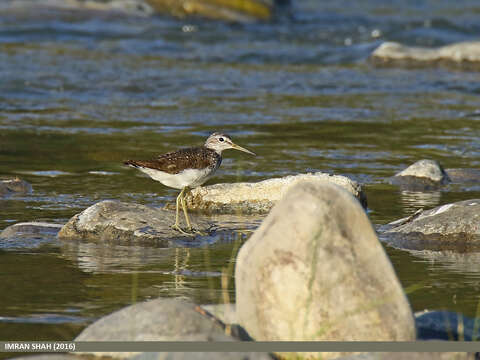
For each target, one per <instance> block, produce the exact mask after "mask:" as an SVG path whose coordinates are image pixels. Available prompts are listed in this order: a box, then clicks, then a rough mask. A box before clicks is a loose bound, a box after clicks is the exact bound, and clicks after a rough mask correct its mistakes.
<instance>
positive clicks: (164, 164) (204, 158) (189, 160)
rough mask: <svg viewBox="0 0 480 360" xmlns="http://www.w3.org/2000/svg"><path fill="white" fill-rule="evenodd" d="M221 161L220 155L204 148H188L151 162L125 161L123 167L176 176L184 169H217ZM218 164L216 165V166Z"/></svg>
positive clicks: (160, 156) (164, 155)
mask: <svg viewBox="0 0 480 360" xmlns="http://www.w3.org/2000/svg"><path fill="white" fill-rule="evenodd" d="M221 161H222V158H221V156H220V155H218V154H217V153H216V152H215V151H214V150H211V149H207V148H206V147H200V148H188V149H181V150H178V151H174V152H170V153H166V154H163V155H159V156H158V157H157V158H156V159H153V160H127V161H125V162H124V164H125V165H130V166H134V167H143V168H149V169H155V170H160V171H163V172H166V173H168V174H178V173H180V172H182V171H183V170H185V169H204V168H206V167H217V166H219V165H220V164H219V162H221ZM217 163H218V164H217Z"/></svg>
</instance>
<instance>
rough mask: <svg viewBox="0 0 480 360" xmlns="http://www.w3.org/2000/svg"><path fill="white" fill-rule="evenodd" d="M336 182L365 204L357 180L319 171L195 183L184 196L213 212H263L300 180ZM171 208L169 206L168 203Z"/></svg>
mask: <svg viewBox="0 0 480 360" xmlns="http://www.w3.org/2000/svg"><path fill="white" fill-rule="evenodd" d="M304 181H309V182H311V183H314V184H325V183H331V184H336V185H339V186H341V187H342V188H344V189H345V190H347V191H348V192H349V193H351V194H352V195H353V196H355V197H356V198H357V199H358V200H359V201H360V202H361V204H362V205H363V206H364V207H365V208H366V207H367V198H366V195H365V193H364V192H363V190H362V187H361V185H360V184H359V183H357V182H356V181H354V180H351V179H349V178H348V177H346V176H342V175H330V174H325V173H321V172H317V173H308V174H299V175H291V176H285V177H283V178H274V179H268V180H264V181H260V182H256V183H246V182H244V183H232V184H216V185H210V186H203V187H198V188H195V189H193V190H192V191H190V192H189V193H188V194H187V196H186V201H187V205H188V208H189V209H194V210H198V211H203V212H212V213H219V212H221V213H230V214H232V213H233V214H235V213H240V214H266V213H268V212H269V211H270V210H271V209H272V207H273V206H274V205H275V204H276V203H277V202H278V201H279V200H280V199H281V198H282V197H283V196H284V195H285V194H286V193H287V191H288V190H289V189H290V188H292V187H293V186H295V185H296V184H298V183H299V182H304ZM170 208H172V206H170Z"/></svg>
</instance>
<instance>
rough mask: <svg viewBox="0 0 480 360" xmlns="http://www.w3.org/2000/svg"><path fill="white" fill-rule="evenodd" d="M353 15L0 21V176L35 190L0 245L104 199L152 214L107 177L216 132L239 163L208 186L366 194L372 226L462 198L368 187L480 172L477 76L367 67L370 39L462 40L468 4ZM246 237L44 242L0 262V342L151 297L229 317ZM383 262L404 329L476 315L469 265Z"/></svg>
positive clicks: (146, 196)
mask: <svg viewBox="0 0 480 360" xmlns="http://www.w3.org/2000/svg"><path fill="white" fill-rule="evenodd" d="M360 4H361V5H359V4H357V2H353V1H337V2H334V3H325V2H317V1H313V0H312V1H309V0H304V1H301V0H299V1H297V2H296V5H295V7H294V16H293V18H292V19H281V20H279V21H278V22H276V23H273V24H248V25H239V24H225V23H216V22H202V21H188V22H186V21H177V20H173V19H166V18H158V17H137V16H125V15H119V14H107V13H85V12H75V11H54V10H52V9H50V10H48V11H47V10H44V11H32V12H18V11H16V12H12V11H2V12H0V78H1V79H2V81H1V82H0V175H1V176H20V177H21V178H23V179H25V180H27V181H29V182H30V183H32V185H33V188H34V192H33V193H32V194H28V195H18V196H12V197H9V198H7V199H1V200H0V229H3V228H5V227H7V226H8V225H11V224H13V223H16V222H20V221H31V220H42V221H47V222H52V223H64V222H66V221H67V220H68V219H69V218H70V217H71V216H72V215H74V214H76V213H78V212H80V211H81V210H83V209H84V208H86V207H87V206H89V205H91V204H93V203H95V202H97V201H100V200H105V199H118V200H122V201H130V202H139V203H143V204H147V205H152V206H158V207H160V206H163V205H164V204H165V203H166V202H167V201H172V199H174V197H175V196H176V190H172V189H168V188H165V187H163V186H162V185H160V184H158V183H155V182H153V181H151V180H150V179H148V178H145V177H143V176H141V175H140V174H139V173H137V172H135V171H134V170H131V169H126V168H124V167H123V166H121V161H122V160H123V159H126V158H148V157H152V156H154V155H155V154H158V153H163V152H166V151H169V150H173V149H176V148H179V147H183V146H187V145H191V144H201V143H202V142H203V141H204V139H205V137H206V136H207V135H208V134H209V133H210V132H212V131H216V130H221V131H225V132H227V133H229V134H230V135H231V136H232V137H233V139H234V140H235V141H236V142H237V143H239V144H240V145H242V146H245V147H246V148H248V149H251V150H252V151H254V152H256V153H257V154H258V156H257V157H255V158H251V157H249V156H248V155H246V154H243V153H236V152H227V153H226V154H225V155H226V157H225V159H224V162H223V164H222V167H221V168H220V170H219V171H218V173H217V175H216V177H214V178H213V179H212V180H210V181H209V183H210V184H211V183H217V182H234V181H257V180H262V179H267V178H271V177H278V176H284V175H287V174H296V173H304V172H307V171H325V172H330V173H337V174H343V175H347V176H350V177H352V178H353V179H355V180H357V181H359V182H362V183H364V184H365V185H364V186H365V189H366V192H367V197H368V203H369V216H370V218H371V220H372V222H373V223H374V224H376V225H380V224H384V223H386V222H388V221H391V220H395V219H398V218H400V217H403V216H405V215H408V214H411V213H412V212H414V211H415V210H417V209H418V208H421V207H425V208H430V207H433V206H436V205H439V204H444V203H449V202H454V201H460V200H465V199H472V198H480V185H479V184H478V183H477V184H451V185H449V186H447V187H445V188H444V189H442V190H441V191H438V192H430V193H411V192H410V193H409V192H401V191H400V190H399V189H398V188H396V187H394V186H391V185H387V184H386V183H385V178H386V177H389V176H391V175H393V174H395V173H396V172H398V171H400V170H402V169H403V168H404V167H405V166H407V165H409V164H411V163H413V162H414V161H416V160H418V159H422V158H432V159H435V160H438V161H439V162H440V163H441V164H442V165H443V166H444V167H445V168H479V166H480V160H479V159H480V156H479V155H480V126H479V121H480V115H479V114H480V110H479V108H480V106H479V105H480V102H479V100H478V93H479V92H480V87H479V85H478V84H479V82H478V80H479V79H478V78H479V74H478V73H476V72H469V71H462V70H461V69H455V68H445V67H440V68H431V69H430V68H422V69H402V68H376V67H374V66H372V65H371V64H370V63H369V62H368V56H369V54H370V53H371V52H372V50H373V49H375V47H376V46H378V45H379V44H380V43H381V42H382V41H385V40H394V41H401V42H403V43H406V44H410V45H415V44H419V45H424V46H431V45H444V44H448V43H451V42H454V41H464V40H472V39H474V38H475V37H476V36H478V35H477V34H478V32H479V30H480V28H479V25H478V13H479V12H480V8H479V7H478V5H477V3H476V2H474V1H456V2H455V3H451V2H449V1H435V2H434V1H427V2H423V3H422V4H421V5H417V3H415V2H407V3H406V2H404V1H396V2H393V3H390V4H385V3H384V2H380V1H374V0H369V1H362V2H361V3H360ZM2 10H4V9H2ZM249 221H250V220H249ZM259 221H260V219H258V218H252V219H251V226H250V229H247V231H246V234H243V235H241V234H237V235H235V234H232V235H231V236H218V237H216V238H214V239H210V241H208V242H207V244H206V245H204V246H201V247H194V248H188V249H186V248H173V249H160V248H154V247H144V248H142V247H123V246H113V245H110V246H106V245H104V246H101V245H95V244H85V243H81V242H79V243H59V242H58V241H56V240H55V239H52V238H50V237H46V238H40V239H27V240H25V239H19V240H18V241H16V242H14V243H12V242H8V243H7V242H4V243H1V244H0V274H1V275H2V277H3V281H1V282H0V293H2V294H4V295H3V296H1V297H0V308H1V309H2V312H1V313H0V339H9V340H22V339H30V340H31V339H38V340H40V339H50V340H52V339H56V340H59V339H68V340H70V339H72V338H74V337H75V336H76V335H77V334H78V333H79V332H80V331H81V329H82V328H83V327H84V326H86V325H87V324H88V323H90V322H92V321H94V320H95V319H96V318H98V317H99V316H102V315H104V314H107V313H109V312H111V311H113V310H116V309H118V308H120V307H121V306H123V305H126V304H129V303H132V302H134V301H139V300H143V299H148V298H153V297H158V296H185V297H188V298H191V299H193V300H194V301H196V302H200V303H211V302H225V301H228V302H230V301H234V291H233V278H232V269H233V265H234V258H235V254H236V252H237V250H238V248H239V247H240V246H241V244H242V243H243V242H244V241H245V239H246V238H247V237H248V234H249V233H250V231H251V228H252V227H255V226H256V225H258V223H259ZM246 227H248V226H246ZM386 250H387V252H388V254H389V256H390V259H391V260H392V263H393V265H394V267H395V270H396V271H397V273H398V275H399V277H400V280H401V281H402V284H403V285H404V287H405V289H406V290H407V292H408V296H409V300H410V302H411V304H412V307H413V309H414V310H415V311H417V310H423V309H425V308H428V309H449V310H454V311H460V312H462V313H464V314H465V315H468V316H475V314H476V313H477V306H478V303H479V298H478V293H479V291H478V290H479V289H478V283H479V280H480V269H479V268H478V266H477V262H478V261H476V260H475V257H474V256H473V257H472V256H471V257H467V256H462V255H458V256H450V257H448V256H445V257H443V258H438V257H432V256H429V255H428V254H423V253H415V252H406V251H400V250H396V249H392V248H386ZM222 273H223V274H225V275H224V276H223V279H224V280H225V279H226V280H228V281H226V282H224V283H223V284H222ZM7 294H8V295H7Z"/></svg>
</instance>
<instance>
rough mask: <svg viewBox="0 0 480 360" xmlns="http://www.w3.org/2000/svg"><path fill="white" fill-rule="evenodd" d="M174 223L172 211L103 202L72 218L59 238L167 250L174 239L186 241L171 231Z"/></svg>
mask: <svg viewBox="0 0 480 360" xmlns="http://www.w3.org/2000/svg"><path fill="white" fill-rule="evenodd" d="M181 215H183V214H181ZM190 219H191V221H192V223H193V224H194V226H196V227H197V229H199V230H203V231H207V230H208V229H209V228H210V226H211V225H210V224H208V223H207V222H206V221H205V220H201V219H198V218H196V217H195V216H194V215H190ZM182 220H183V218H182ZM174 222H175V213H174V212H173V211H167V210H163V209H157V208H153V207H150V206H145V205H140V204H130V203H124V202H120V201H113V200H105V201H101V202H98V203H96V204H94V205H92V206H90V207H89V208H87V209H85V210H84V211H82V212H81V213H79V214H76V215H74V216H73V217H72V218H71V219H70V220H69V221H68V222H67V223H66V224H65V226H64V227H63V228H62V229H61V230H60V232H59V233H58V237H59V238H60V239H63V240H65V239H84V240H90V241H96V242H112V243H116V244H120V243H121V244H135V243H142V244H144V243H151V244H155V245H158V246H165V247H168V246H175V245H178V244H177V243H176V242H175V239H178V238H184V239H185V237H184V236H181V234H180V233H179V232H177V231H175V230H173V229H171V225H172V224H173V223H174ZM186 238H187V239H191V238H190V237H186Z"/></svg>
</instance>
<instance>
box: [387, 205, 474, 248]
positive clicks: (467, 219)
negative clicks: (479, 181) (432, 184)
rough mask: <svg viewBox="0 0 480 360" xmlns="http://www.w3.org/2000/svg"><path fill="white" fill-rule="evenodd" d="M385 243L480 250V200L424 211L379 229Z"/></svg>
mask: <svg viewBox="0 0 480 360" xmlns="http://www.w3.org/2000/svg"><path fill="white" fill-rule="evenodd" d="M379 232H380V233H381V238H382V240H385V241H386V242H387V243H389V244H391V245H393V246H395V247H399V248H405V249H414V250H425V249H427V250H458V251H462V252H465V251H471V250H478V249H480V199H473V200H465V201H459V202H456V203H453V204H446V205H442V206H438V207H435V208H433V209H431V210H426V211H422V210H419V211H417V213H415V214H413V215H411V216H409V217H406V218H403V219H400V220H396V221H394V222H391V223H389V224H387V225H384V226H382V227H380V228H379Z"/></svg>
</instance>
